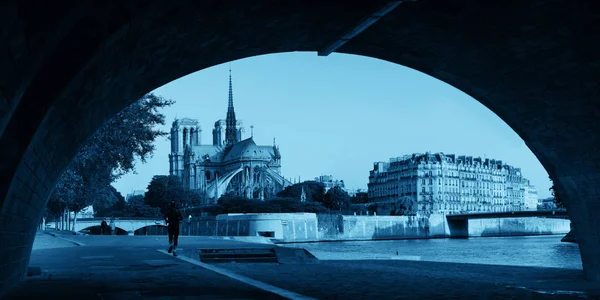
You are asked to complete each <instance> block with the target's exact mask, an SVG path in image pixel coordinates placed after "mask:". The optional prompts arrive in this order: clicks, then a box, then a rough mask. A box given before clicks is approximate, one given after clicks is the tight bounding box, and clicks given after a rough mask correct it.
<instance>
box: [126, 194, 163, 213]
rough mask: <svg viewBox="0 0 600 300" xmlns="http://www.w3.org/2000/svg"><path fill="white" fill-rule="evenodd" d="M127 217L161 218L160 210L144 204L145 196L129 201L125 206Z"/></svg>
mask: <svg viewBox="0 0 600 300" xmlns="http://www.w3.org/2000/svg"><path fill="white" fill-rule="evenodd" d="M125 216H126V217H134V218H135V217H160V216H162V214H161V211H160V208H158V207H151V206H149V205H147V204H146V203H145V202H144V196H142V195H135V196H133V197H131V198H129V200H128V201H127V205H126V206H125Z"/></svg>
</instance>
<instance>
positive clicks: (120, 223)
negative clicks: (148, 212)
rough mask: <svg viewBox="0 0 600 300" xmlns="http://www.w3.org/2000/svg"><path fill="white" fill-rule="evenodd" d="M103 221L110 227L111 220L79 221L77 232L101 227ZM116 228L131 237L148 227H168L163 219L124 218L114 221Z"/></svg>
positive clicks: (77, 222)
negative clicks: (137, 231)
mask: <svg viewBox="0 0 600 300" xmlns="http://www.w3.org/2000/svg"><path fill="white" fill-rule="evenodd" d="M102 221H106V224H107V225H110V218H85V219H77V221H76V222H75V231H78V232H79V231H82V230H85V229H88V228H90V227H94V226H100V224H102ZM114 224H115V228H119V229H121V230H124V231H127V232H128V233H129V234H130V235H133V233H134V232H135V231H136V230H139V229H142V228H144V227H148V226H161V227H166V224H165V220H163V219H161V218H123V219H118V218H115V219H114Z"/></svg>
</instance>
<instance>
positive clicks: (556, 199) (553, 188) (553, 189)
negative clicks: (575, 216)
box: [549, 179, 565, 208]
mask: <svg viewBox="0 0 600 300" xmlns="http://www.w3.org/2000/svg"><path fill="white" fill-rule="evenodd" d="M550 181H551V182H552V186H551V187H550V189H549V190H550V192H551V193H552V197H554V203H555V204H556V208H565V204H564V203H563V202H562V199H561V198H560V195H559V194H558V190H556V185H555V184H554V182H553V181H552V179H550Z"/></svg>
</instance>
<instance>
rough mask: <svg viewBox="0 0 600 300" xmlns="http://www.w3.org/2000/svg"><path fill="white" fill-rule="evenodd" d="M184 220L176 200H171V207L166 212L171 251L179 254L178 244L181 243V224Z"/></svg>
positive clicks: (174, 254) (175, 254)
mask: <svg viewBox="0 0 600 300" xmlns="http://www.w3.org/2000/svg"><path fill="white" fill-rule="evenodd" d="M181 221H183V216H182V215H181V212H179V210H178V209H177V205H176V204H175V201H171V207H170V208H169V210H168V211H167V213H166V214H165V222H167V228H168V231H169V253H171V252H173V256H177V251H176V250H177V245H178V244H179V224H180V222H181Z"/></svg>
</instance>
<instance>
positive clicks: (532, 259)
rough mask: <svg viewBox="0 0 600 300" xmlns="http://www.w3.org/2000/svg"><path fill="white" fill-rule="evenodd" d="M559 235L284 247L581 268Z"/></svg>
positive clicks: (329, 254)
mask: <svg viewBox="0 0 600 300" xmlns="http://www.w3.org/2000/svg"><path fill="white" fill-rule="evenodd" d="M562 238H563V235H552V236H525V237H483V238H482V237H477V238H468V239H415V240H388V241H360V242H321V243H296V244H286V245H285V246H289V247H302V248H305V249H306V250H308V251H310V252H311V253H312V254H313V255H315V256H316V257H317V258H319V259H373V258H380V259H390V258H391V259H394V258H396V259H410V260H424V261H438V262H456V263H475V264H492V265H513V266H536V267H554V268H565V269H582V266H581V258H580V255H579V248H578V246H577V244H573V243H563V242H561V241H560V240H561V239H562Z"/></svg>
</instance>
